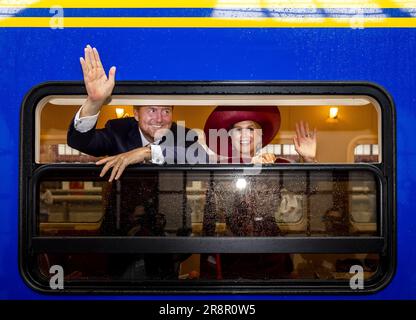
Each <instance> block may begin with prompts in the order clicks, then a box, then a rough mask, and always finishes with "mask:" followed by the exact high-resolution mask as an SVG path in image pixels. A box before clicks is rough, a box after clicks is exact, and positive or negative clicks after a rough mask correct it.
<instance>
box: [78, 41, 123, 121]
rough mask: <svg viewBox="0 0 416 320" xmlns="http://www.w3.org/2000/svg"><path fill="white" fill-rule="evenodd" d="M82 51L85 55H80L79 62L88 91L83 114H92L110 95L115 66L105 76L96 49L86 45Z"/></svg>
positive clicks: (112, 87) (113, 81) (98, 109)
mask: <svg viewBox="0 0 416 320" xmlns="http://www.w3.org/2000/svg"><path fill="white" fill-rule="evenodd" d="M84 51H85V57H84V58H82V57H81V58H80V62H81V67H82V73H83V75H84V83H85V88H86V89H87V93H88V102H87V104H88V105H89V106H88V107H87V106H85V107H87V108H86V109H87V110H85V111H86V113H87V114H85V115H92V114H95V113H97V112H98V111H100V109H101V107H102V105H103V104H104V103H105V102H106V101H107V100H108V99H109V98H110V97H111V93H112V92H113V89H114V84H115V75H116V67H111V69H110V71H109V73H108V77H107V75H106V73H105V70H104V68H103V65H102V63H101V59H100V55H99V54H98V51H97V49H96V48H91V46H90V45H87V47H86V48H85V49H84Z"/></svg>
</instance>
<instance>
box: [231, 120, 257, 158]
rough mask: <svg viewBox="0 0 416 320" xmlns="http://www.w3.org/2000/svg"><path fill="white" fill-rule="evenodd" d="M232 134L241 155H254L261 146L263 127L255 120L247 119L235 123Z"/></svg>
mask: <svg viewBox="0 0 416 320" xmlns="http://www.w3.org/2000/svg"><path fill="white" fill-rule="evenodd" d="M230 136H231V142H232V145H233V148H234V149H235V150H237V152H238V153H239V154H240V155H244V156H250V157H253V156H254V155H255V153H256V151H257V150H258V149H259V148H261V145H262V141H261V136H262V132H261V127H260V125H259V124H258V123H257V122H255V121H251V120H246V121H240V122H237V123H234V125H233V128H232V129H231V133H230Z"/></svg>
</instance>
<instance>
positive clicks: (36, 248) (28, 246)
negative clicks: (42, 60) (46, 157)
mask: <svg viewBox="0 0 416 320" xmlns="http://www.w3.org/2000/svg"><path fill="white" fill-rule="evenodd" d="M192 94H193V95H204V96H210V95H211V96H215V95H236V96H239V95H253V96H260V95H268V96H279V95H280V96H282V95H284V96H357V97H360V96H365V97H369V98H371V99H373V100H374V101H375V105H377V106H378V107H379V109H380V110H378V111H379V121H380V123H379V146H380V150H379V152H380V158H379V160H380V161H379V162H378V163H373V164H361V165H357V164H351V165H350V164H314V165H307V164H301V165H299V164H291V167H290V169H287V168H286V170H299V169H301V170H310V171H314V170H325V169H327V170H332V169H334V168H336V169H345V170H349V169H351V168H352V169H357V168H364V169H365V170H369V171H373V172H374V173H375V175H376V176H377V177H378V178H379V183H380V191H379V192H381V196H380V197H381V202H382V205H381V206H380V207H381V208H380V211H381V217H380V218H381V221H380V228H381V235H382V237H381V236H380V237H375V239H370V240H374V241H369V243H368V245H367V246H365V248H371V250H376V251H374V252H378V253H380V254H381V255H382V256H383V257H384V258H383V266H382V267H383V270H382V274H380V275H379V276H378V277H376V278H377V279H376V280H375V281H372V282H371V281H370V282H369V283H368V284H366V287H365V288H364V289H363V290H358V291H354V290H352V289H351V288H348V287H347V286H346V285H345V283H344V284H342V285H341V284H340V285H336V284H335V285H334V283H326V282H325V281H322V282H320V283H318V284H319V285H316V284H308V283H307V281H306V280H301V281H295V280H293V281H291V282H290V283H289V282H287V281H286V282H282V283H281V284H279V285H275V286H267V287H264V288H260V286H250V285H244V284H238V285H235V286H230V285H229V284H228V285H227V283H224V284H215V285H208V286H207V285H201V284H199V285H194V286H188V285H186V286H180V285H177V284H176V285H175V284H173V285H169V283H168V282H167V283H165V284H164V285H160V283H159V284H157V283H152V282H150V283H149V282H146V286H143V285H142V286H137V287H123V288H120V287H111V286H109V287H106V288H104V290H103V289H102V286H101V288H99V287H97V286H94V285H92V286H85V287H82V286H81V287H77V286H75V287H69V288H67V287H66V288H65V290H62V292H70V293H72V292H77V293H87V292H92V293H102V292H103V291H104V292H106V293H149V292H152V293H155V292H157V293H162V294H163V293H178V294H181V293H186V294H189V293H215V292H219V293H234V292H239V293H277V294H279V293H280V294H282V293H284V294H291V293H293V294H317V293H318V294H327V293H328V294H333V293H343V294H352V293H365V294H367V293H374V292H377V291H379V290H381V289H382V288H384V287H385V286H387V284H388V283H389V282H390V280H391V279H392V277H393V275H394V273H395V269H396V138H395V134H396V133H395V130H396V127H395V126H396V125H395V119H396V118H395V109H394V103H393V100H392V98H391V97H390V95H389V94H388V93H387V92H386V90H385V89H384V88H382V87H380V86H378V85H376V84H374V83H365V82H320V81H319V82H318V81H316V82H279V81H241V82H239V81H221V82H168V81H166V82H163V81H162V82H117V85H116V87H115V88H114V92H113V96H133V95H141V96H144V95H146V96H149V95H174V96H176V95H181V96H186V95H192ZM60 95H65V96H85V95H86V91H85V87H84V85H83V83H82V82H48V83H44V84H40V85H38V86H36V87H34V88H32V89H31V90H30V91H29V92H28V94H27V95H26V97H25V99H24V101H23V103H22V108H21V120H20V121H21V131H20V161H19V268H20V272H21V275H22V277H23V278H24V279H25V282H26V283H27V284H28V285H29V286H30V287H31V288H33V289H35V290H37V291H40V292H44V293H49V294H50V293H56V291H53V290H50V288H48V287H47V286H45V285H44V284H42V283H39V282H38V281H37V280H36V279H35V278H34V277H33V275H32V274H31V271H30V270H29V267H28V266H29V262H30V257H29V256H30V254H29V253H31V252H41V250H42V248H45V247H46V248H53V250H58V251H59V250H63V247H65V245H67V244H71V245H75V247H78V248H81V247H82V246H84V245H85V244H88V245H92V247H91V248H94V245H93V242H91V241H90V240H95V241H98V242H96V243H99V245H100V246H104V247H105V248H109V249H110V251H111V250H114V248H115V245H114V243H113V244H112V243H111V242H110V240H117V241H118V243H119V244H121V243H125V244H128V246H127V247H130V248H132V247H134V244H137V243H139V242H140V243H141V245H140V246H139V247H141V248H144V247H145V244H146V243H149V241H152V242H153V243H154V239H144V238H140V239H121V238H119V239H114V237H113V238H108V239H103V237H95V238H93V239H88V240H87V239H67V238H65V237H63V238H60V239H50V238H49V239H48V238H47V237H37V236H35V234H36V223H35V220H36V219H35V218H34V214H33V211H34V208H36V205H37V202H36V201H37V200H36V194H37V190H36V187H35V185H36V182H37V180H38V179H39V177H40V176H42V174H45V172H48V171H51V172H52V171H56V170H57V172H58V173H63V174H64V175H66V174H70V173H71V172H76V171H84V172H87V171H89V172H94V173H97V175H98V171H97V170H98V168H95V167H94V166H93V165H88V164H42V163H39V162H38V161H37V159H36V150H38V149H39V146H36V144H37V143H38V142H37V140H38V139H36V130H38V129H37V128H39V123H38V121H39V117H38V116H37V115H38V113H39V108H38V106H39V103H40V102H41V101H42V99H45V98H46V97H50V96H60ZM211 168H212V167H211ZM211 168H210V167H208V168H205V169H206V170H211ZM235 168H236V169H237V170H239V169H241V166H238V165H237V166H235ZM142 169H144V168H142ZM142 169H140V170H142ZM151 169H152V170H155V168H151ZM164 169H165V168H158V170H164ZM168 169H169V170H172V169H177V170H184V167H180V166H176V167H169V168H168ZM202 169H203V168H202ZM137 170H138V168H129V169H128V170H127V172H126V173H127V174H128V173H129V172H130V171H131V172H134V171H137ZM227 170H230V167H227ZM160 240H162V241H160ZM163 240H166V239H160V238H159V239H158V241H159V242H157V243H158V244H157V246H156V247H158V248H159V249H158V250H161V251H158V250H156V251H155V250H152V252H156V253H158V252H163V253H166V252H178V251H177V250H178V249H177V248H178V245H180V244H182V243H185V242H184V241H183V240H185V241H189V240H192V239H190V238H188V239H176V240H175V241H173V242H172V243H168V242H166V241H163ZM205 240H206V241H205V242H204V243H206V244H207V245H209V246H211V248H212V244H213V243H214V242H215V241H216V240H215V239H205ZM220 240H221V239H220ZM222 240H224V239H222ZM230 240H232V239H230ZM253 240H256V246H257V247H259V246H260V245H265V246H266V248H271V245H272V244H273V243H271V242H270V241H268V239H259V238H256V239H253V238H246V239H244V238H243V239H239V243H241V244H242V245H243V246H244V243H246V244H248V243H249V241H253ZM269 240H271V241H272V242H274V241H276V243H277V242H279V243H280V244H282V245H283V247H285V248H286V249H279V250H286V251H277V252H293V253H298V251H293V250H294V248H296V247H297V245H300V246H301V247H302V246H303V247H302V248H303V249H304V250H306V252H321V251H316V250H322V249H318V248H319V247H320V246H321V247H322V245H324V247H326V248H328V250H329V252H332V253H336V252H337V251H336V250H341V251H342V250H343V249H344V247H342V246H341V247H339V246H340V245H342V244H344V245H346V246H347V247H348V246H349V248H350V249H349V250H351V246H354V245H353V240H354V238H353V239H345V238H339V239H335V237H326V238H325V239H319V238H318V239H310V238H309V239H302V238H299V239H269ZM361 240H365V239H363V238H361V239H360V243H361V244H362V243H364V242H363V241H361ZM146 241H147V242H146ZM289 242H290V243H289ZM286 246H287V247H286ZM334 246H335V247H334ZM337 246H338V247H337ZM190 247H191V248H192V247H193V246H192V245H191V246H190ZM196 247H198V246H196ZM95 248H98V246H97V245H95ZM188 248H189V246H188ZM223 248H225V249H224V250H225V251H221V252H232V251H229V250H231V249H230V248H231V242H230V241H226V243H225V244H224V245H223ZM305 248H306V249H305ZM308 248H309V249H308ZM217 249H218V248H217ZM169 250H170V251H169ZM188 250H189V249H188ZM288 250H292V251H288ZM308 250H309V251H308ZM331 250H332V251H331ZM361 250H363V248H361ZM371 250H370V251H368V252H373V251H371ZM63 251H65V250H63ZM188 252H193V251H188ZM267 252H275V251H267ZM301 252H302V251H301ZM366 252H367V251H366Z"/></svg>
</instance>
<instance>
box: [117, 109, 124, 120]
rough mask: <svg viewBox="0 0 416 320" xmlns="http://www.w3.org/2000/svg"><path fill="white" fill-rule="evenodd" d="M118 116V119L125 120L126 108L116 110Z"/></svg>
mask: <svg viewBox="0 0 416 320" xmlns="http://www.w3.org/2000/svg"><path fill="white" fill-rule="evenodd" d="M116 115H117V118H123V116H124V108H116Z"/></svg>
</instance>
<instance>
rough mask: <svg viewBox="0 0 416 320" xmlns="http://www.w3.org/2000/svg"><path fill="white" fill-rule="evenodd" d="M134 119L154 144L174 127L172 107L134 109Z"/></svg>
mask: <svg viewBox="0 0 416 320" xmlns="http://www.w3.org/2000/svg"><path fill="white" fill-rule="evenodd" d="M134 117H135V118H136V120H137V121H139V127H140V130H141V131H142V133H143V135H144V136H145V137H146V139H147V140H149V141H151V142H153V141H154V140H158V139H160V138H161V136H163V133H164V132H165V130H167V129H170V127H171V126H172V107H171V106H143V107H136V108H134Z"/></svg>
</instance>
